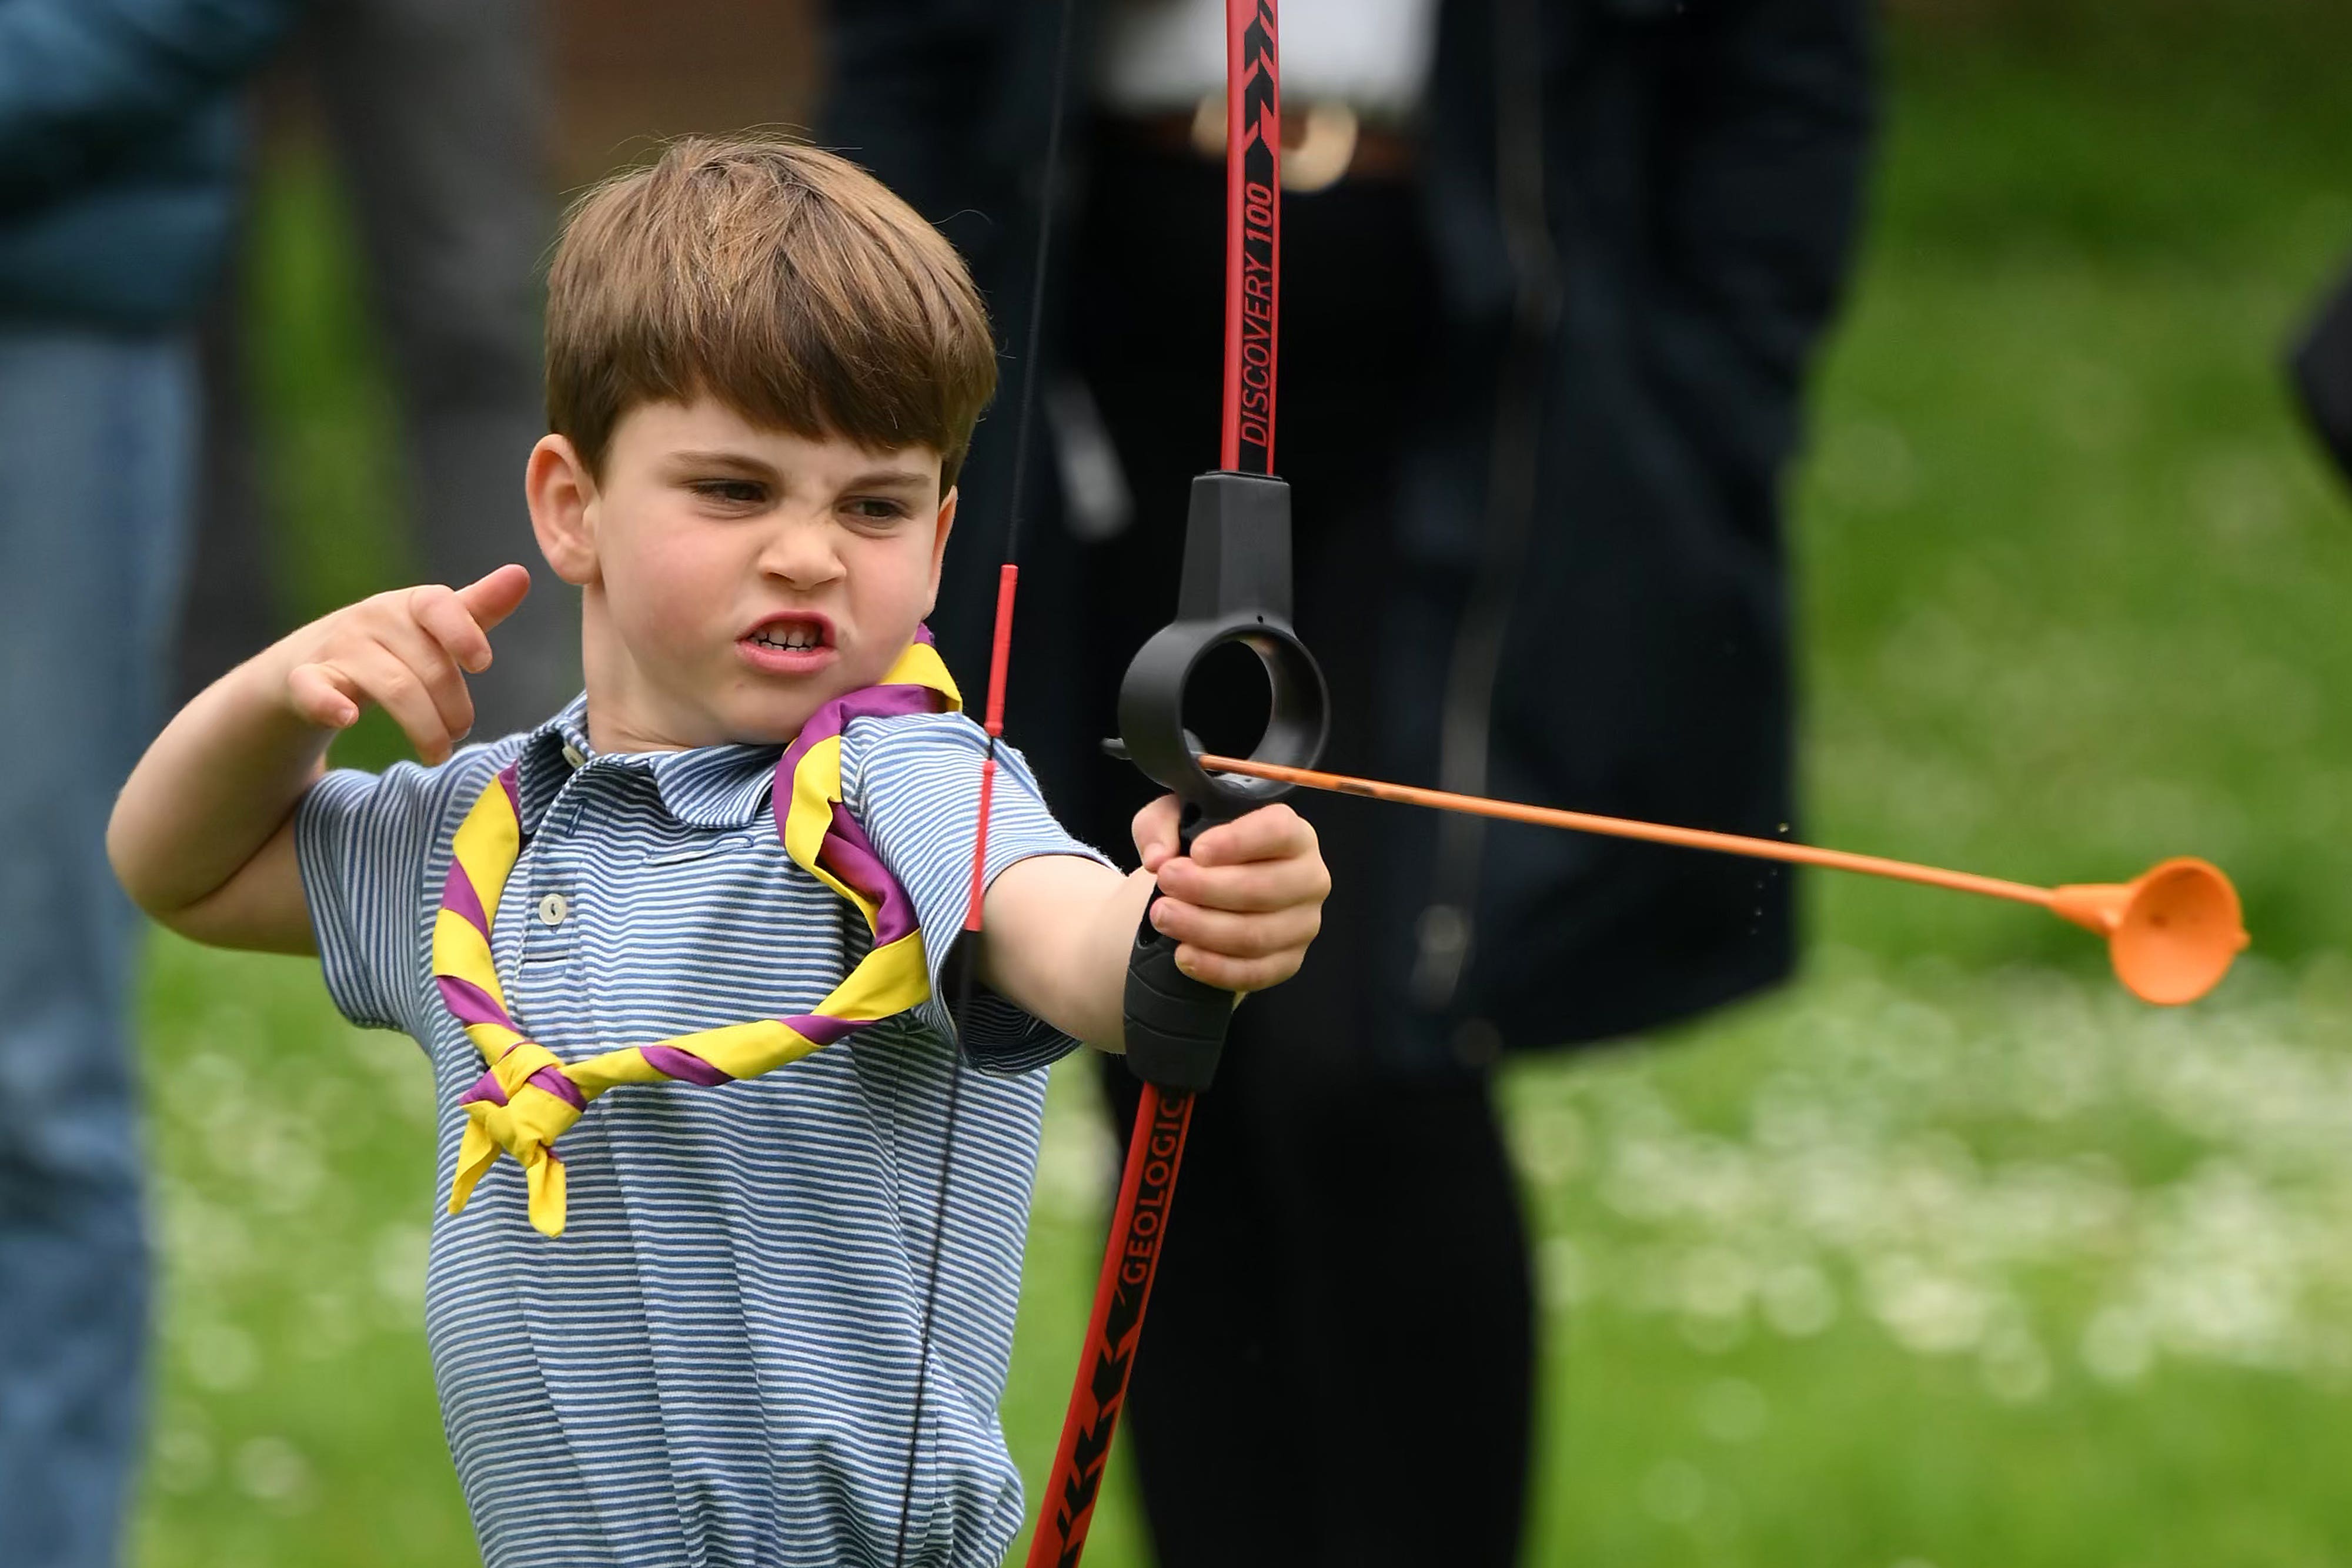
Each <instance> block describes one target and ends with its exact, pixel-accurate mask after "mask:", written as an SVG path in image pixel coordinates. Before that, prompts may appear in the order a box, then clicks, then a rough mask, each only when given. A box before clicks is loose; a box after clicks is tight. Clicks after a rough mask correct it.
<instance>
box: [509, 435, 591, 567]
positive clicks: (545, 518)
mask: <svg viewBox="0 0 2352 1568" xmlns="http://www.w3.org/2000/svg"><path fill="white" fill-rule="evenodd" d="M522 488H523V497H524V499H525V500H527V501H528V502H529V503H530V531H531V532H532V533H534V534H536V535H538V536H539V553H540V554H541V555H543V556H545V557H546V558H547V564H548V565H549V566H550V567H551V568H552V569H553V570H554V572H555V575H556V576H558V577H560V578H562V580H564V581H566V582H568V583H570V584H572V586H573V587H574V588H582V587H585V586H586V585H588V584H589V583H592V582H593V581H595V580H596V518H595V511H596V478H595V476H594V475H593V474H591V473H589V472H588V465H587V464H585V463H583V462H582V461H581V459H580V453H579V451H578V449H577V448H575V447H574V446H573V445H572V442H571V440H570V439H569V438H568V437H565V436H562V435H542V436H541V437H540V438H539V444H538V445H536V446H534V447H532V448H531V449H530V462H529V463H528V464H526V465H524V467H523V473H522Z"/></svg>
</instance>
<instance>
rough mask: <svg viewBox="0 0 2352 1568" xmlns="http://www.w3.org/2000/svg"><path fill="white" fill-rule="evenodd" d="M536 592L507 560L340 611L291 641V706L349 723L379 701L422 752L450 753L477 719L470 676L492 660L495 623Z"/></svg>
mask: <svg viewBox="0 0 2352 1568" xmlns="http://www.w3.org/2000/svg"><path fill="white" fill-rule="evenodd" d="M529 592H530V572H528V571H526V570H523V569H522V568H521V567H520V566H502V567H500V568H499V569H498V570H496V571H493V572H491V573H490V574H489V575H488V576H487V577H485V578H483V579H481V580H479V581H478V582H473V583H469V584H467V586H466V587H464V588H441V587H437V586H436V587H427V588H398V589H394V590H392V591H390V592H387V593H379V594H376V595H375V596H374V597H373V598H370V599H362V600H361V601H359V602H358V603H357V604H353V605H349V606H347V607H345V608H344V609H341V610H338V611H336V612H334V613H332V614H331V615H328V616H325V617H323V618H321V619H320V620H318V621H315V622H311V623H310V625H309V626H306V627H304V628H303V629H302V630H301V631H300V632H296V633H295V634H294V635H293V637H291V638H289V640H288V641H289V643H292V644H293V646H292V647H289V649H288V653H289V655H291V656H292V657H294V658H295V659H296V660H297V663H295V664H294V665H293V667H292V668H291V669H289V671H288V672H287V674H286V685H285V695H286V701H287V704H288V706H290V707H291V708H292V709H293V711H294V713H295V714H296V716H299V718H301V719H302V720H303V721H304V722H305V723H308V724H312V725H316V726H318V727H320V728H322V729H348V728H349V727H351V726H352V725H353V724H355V723H357V722H358V721H359V716H360V712H361V709H362V706H363V705H365V704H367V703H371V702H372V703H374V704H375V705H376V706H379V707H381V708H383V710H384V711H385V712H386V713H388V714H390V715H391V716H393V719H394V721H395V722H396V723H397V724H398V725H399V726H400V727H401V729H402V731H403V732H404V733H405V734H406V735H407V737H408V739H409V743H410V744H411V745H413V746H415V747H416V754H417V756H418V757H420V758H423V759H424V760H425V761H426V762H428V763H440V762H444V761H446V760H447V759H448V757H449V754H450V752H451V751H452V750H453V749H455V747H456V746H457V742H458V741H460V740H462V739H464V738H465V736H466V732H467V731H468V730H470V729H472V728H473V727H474V699H473V696H472V694H470V693H469V692H468V691H467V689H466V677H467V675H469V674H480V673H481V672H482V671H483V670H485V669H488V667H489V663H490V639H489V633H490V632H491V630H492V629H494V628H495V627H496V626H497V625H498V623H499V622H501V621H504V620H505V619H506V618H507V617H508V616H509V615H511V614H513V613H514V612H515V609H516V607H517V606H519V605H520V604H521V603H522V601H523V596H524V595H525V594H527V593H529Z"/></svg>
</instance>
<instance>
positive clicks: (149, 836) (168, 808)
mask: <svg viewBox="0 0 2352 1568" xmlns="http://www.w3.org/2000/svg"><path fill="white" fill-rule="evenodd" d="M282 649H283V644H280V645H279V646H278V647H276V648H271V649H268V650H267V651H265V652H264V653H259V654H257V655H256V656H255V657H254V658H252V659H249V660H247V662H246V663H245V664H240V665H238V666H237V667H236V669H234V670H232V671H230V672H229V673H228V674H226V675H223V676H222V677H221V678H220V679H219V680H217V681H215V682H214V683H213V684H212V685H210V686H208V687H206V688H205V691H204V692H203V693H202V694H201V695H198V696H197V697H196V699H195V700H194V702H191V703H190V704H189V705H188V706H186V707H184V708H182V709H181V710H180V712H179V714H178V716H175V717H174V718H173V720H172V722H171V723H170V724H169V725H167V726H165V727H164V729H163V734H161V735H159V736H157V737H155V741H154V744H152V746H150V747H148V748H147V754H146V755H145V756H144V757H142V758H140V759H139V766H138V767H137V768H133V769H132V770H131V778H130V779H129V780H128V781H127V782H126V783H125V784H124V785H123V787H122V793H121V796H120V797H119V798H118V799H117V800H116V801H115V804H114V815H113V818H112V820H111V821H110V822H109V823H108V825H107V833H106V848H107V854H108V856H109V857H110V859H111V860H112V861H113V862H114V870H115V874H116V875H117V876H119V877H120V878H121V881H122V885H123V887H124V889H125V890H126V891H128V892H129V893H130V894H131V899H132V901H133V902H134V903H136V904H138V905H139V906H140V907H141V908H142V909H144V910H146V911H147V912H148V913H149V914H151V915H154V916H156V917H157V918H158V919H162V920H164V921H165V922H167V923H168V922H169V921H170V919H171V917H172V916H173V915H175V914H177V913H180V912H182V911H184V910H187V909H189V908H191V907H193V906H194V905H195V904H199V903H201V902H203V901H204V900H205V898H207V897H209V896H210V895H211V894H215V893H216V892H218V891H219V890H220V889H221V888H222V887H223V886H224V885H225V884H226V883H228V881H229V880H230V879H231V878H233V877H234V876H236V873H237V872H238V871H240V870H241V869H243V868H244V866H245V865H246V864H247V862H249V861H251V860H252V859H253V857H254V856H255V855H256V854H257V853H258V852H260V850H261V849H262V847H263V846H264V845H265V844H267V843H268V841H270V839H271V837H272V836H273V835H275V834H276V833H277V831H278V829H279V828H280V827H282V826H283V825H284V824H285V822H286V820H287V818H288V816H289V814H291V812H292V811H293V810H294V807H295V806H296V804H297V803H299V801H300V800H301V799H302V795H303V793H304V791H306V790H307V789H310V785H311V783H312V782H313V781H315V780H316V779H318V777H319V775H320V770H321V764H322V762H323V759H324V758H325V756H326V750H327V742H328V740H329V739H330V738H331V736H330V733H329V732H328V731H326V730H323V729H320V728H319V727H317V726H315V725H311V724H308V723H306V722H304V721H303V720H302V719H301V718H300V717H299V716H296V715H295V714H294V713H293V711H292V710H291V709H290V708H289V706H288V705H287V704H286V702H285V701H284V698H283V695H282V694H283V692H284V690H285V685H286V674H287V672H286V670H285V669H284V668H282V667H280V666H282V665H284V664H286V655H285V654H284V653H283V652H282Z"/></svg>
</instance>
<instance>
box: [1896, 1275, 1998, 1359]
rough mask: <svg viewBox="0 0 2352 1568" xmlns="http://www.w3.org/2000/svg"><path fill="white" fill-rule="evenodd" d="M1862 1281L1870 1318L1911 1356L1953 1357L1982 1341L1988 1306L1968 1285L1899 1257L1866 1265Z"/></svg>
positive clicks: (1984, 1297) (1983, 1296)
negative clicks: (1869, 1309) (1865, 1288)
mask: <svg viewBox="0 0 2352 1568" xmlns="http://www.w3.org/2000/svg"><path fill="white" fill-rule="evenodd" d="M1866 1281H1867V1285H1868V1290H1869V1295H1870V1308H1871V1312H1872V1313H1873V1314H1874V1316H1875V1317H1876V1318H1877V1319H1878V1321H1879V1322H1880V1323H1881V1324H1882V1325H1884V1326H1885V1329H1886V1332H1887V1333H1890V1334H1892V1335H1894V1336H1895V1343H1898V1344H1900V1345H1901V1346H1903V1348H1904V1349H1906V1350H1908V1351H1911V1352H1912V1353H1914V1354H1919V1355H1950V1354H1957V1353H1958V1352H1960V1351H1964V1350H1972V1349H1974V1348H1975V1347H1976V1345H1977V1343H1978V1342H1979V1340H1980V1339H1982V1338H1983V1336H1984V1330H1985V1320H1986V1318H1987V1316H1988V1315H1989V1314H1990V1308H1991V1301H1990V1299H1989V1298H1988V1297H1987V1295H1986V1293H1985V1292H1984V1291H1983V1290H1982V1289H1980V1288H1979V1287H1978V1286H1977V1285H1975V1284H1973V1283H1971V1282H1970V1281H1966V1280H1962V1279H1958V1278H1955V1277H1953V1276H1951V1275H1948V1274H1944V1273H1939V1272H1937V1271H1936V1270H1932V1269H1929V1268H1927V1266H1925V1265H1923V1264H1921V1263H1920V1262H1919V1261H1918V1260H1916V1259H1913V1258H1909V1257H1906V1256H1904V1255H1903V1254H1901V1253H1896V1254H1894V1255H1892V1256H1888V1257H1885V1258H1877V1259H1873V1260H1871V1261H1870V1262H1869V1263H1868V1264H1867V1265H1866Z"/></svg>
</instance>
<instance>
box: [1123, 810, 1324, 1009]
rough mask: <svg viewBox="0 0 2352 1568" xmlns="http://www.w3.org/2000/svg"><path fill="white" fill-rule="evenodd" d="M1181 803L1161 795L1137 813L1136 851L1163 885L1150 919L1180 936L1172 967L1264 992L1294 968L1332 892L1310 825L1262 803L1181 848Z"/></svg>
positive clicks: (1217, 983) (1291, 812)
mask: <svg viewBox="0 0 2352 1568" xmlns="http://www.w3.org/2000/svg"><path fill="white" fill-rule="evenodd" d="M1177 810H1178V809H1177V803H1176V798H1175V797H1174V796H1173V795H1163V796H1161V797H1160V799H1159V800H1154V801H1153V802H1152V803H1151V804H1150V805H1149V806H1146V807H1145V808H1144V809H1143V810H1140V811H1139V812H1137V813H1136V817H1135V847H1136V851H1137V852H1138V853H1139V854H1141V855H1142V857H1143V869H1144V870H1146V871H1148V872H1151V873H1155V874H1156V875H1157V876H1158V878H1159V882H1160V893H1161V894H1163V896H1162V897H1161V898H1160V900H1159V901H1158V902H1157V903H1155V904H1152V906H1151V923H1152V925H1154V926H1156V927H1157V928H1158V929H1159V930H1160V931H1161V932H1162V933H1164V934H1165V935H1167V936H1173V937H1174V938H1176V940H1177V942H1178V944H1179V946H1178V947H1177V949H1176V967H1178V968H1180V969H1181V970H1183V971H1184V973H1186V974H1188V975H1190V976H1192V977H1193V978H1194V979H1196V980H1200V981H1202V982H1203V983H1204V984H1207V985H1212V986H1216V987H1219V988H1223V989H1224V990H1228V991H1262V990H1264V989H1265V988H1267V987H1268V986H1278V985H1280V984H1281V983H1282V982H1283V981H1285V980H1286V979H1288V978H1290V977H1291V976H1293V975H1295V974H1297V973H1298V966H1299V963H1300V962H1301V960H1303V959H1304V958H1305V957H1306V956H1307V944H1308V943H1310V942H1312V941H1313V940H1314V939H1315V934H1316V932H1318V931H1319V930H1320V929H1322V925H1323V900H1324V898H1325V896H1326V895H1328V894H1329V893H1330V891H1331V873H1330V872H1329V871H1328V870H1327V869H1326V868H1325V866H1324V864H1323V856H1322V853H1321V852H1320V851H1319V850H1318V848H1317V847H1316V839H1315V830H1314V829H1313V828H1312V827H1310V826H1309V825H1308V824H1307V820H1306V819H1305V818H1304V817H1301V816H1300V815H1299V814H1298V813H1297V812H1296V811H1294V810H1291V809H1290V808H1289V807H1288V806H1285V805H1280V804H1276V805H1272V806H1261V807H1259V808H1258V809H1257V810H1255V811H1252V812H1250V813H1249V814H1248V815H1247V816H1245V817H1237V818H1235V819H1234V821H1230V822H1221V823H1219V824H1218V825H1217V826H1215V827H1213V828H1210V829H1208V830H1207V831H1204V832H1202V834H1201V836H1200V837H1199V838H1197V839H1195V840H1193V841H1192V852H1191V853H1190V854H1187V855H1180V854H1178V853H1177V852H1176V848H1177V843H1178V838H1177Z"/></svg>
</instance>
